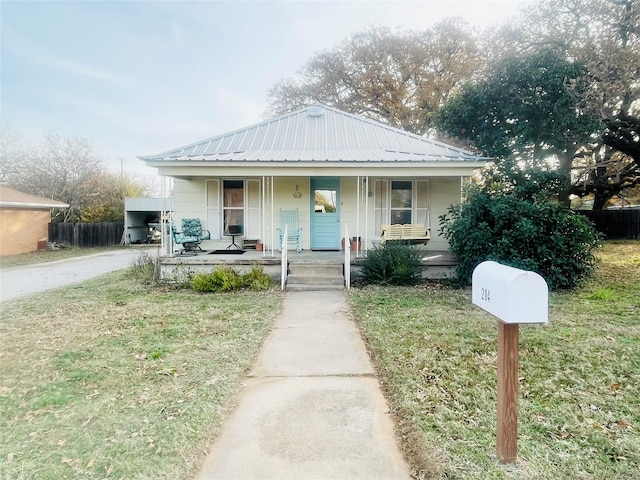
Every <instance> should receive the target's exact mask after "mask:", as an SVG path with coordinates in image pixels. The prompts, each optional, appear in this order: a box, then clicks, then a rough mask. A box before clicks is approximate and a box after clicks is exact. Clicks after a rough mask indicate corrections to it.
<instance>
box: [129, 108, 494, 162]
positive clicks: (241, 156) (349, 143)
mask: <svg viewBox="0 0 640 480" xmlns="http://www.w3.org/2000/svg"><path fill="white" fill-rule="evenodd" d="M139 158H140V159H141V160H144V161H146V162H147V163H149V164H155V165H158V163H162V162H164V161H172V162H175V161H185V163H187V162H188V163H200V162H204V163H205V164H206V163H209V162H225V163H226V162H232V163H234V162H237V163H242V162H287V163H296V162H314V163H315V162H330V163H336V162H340V163H358V162H366V163H368V164H370V162H410V163H412V164H415V163H423V162H429V163H431V162H437V163H442V162H482V161H486V160H488V159H487V158H485V157H480V156H477V155H475V154H473V153H471V152H468V151H466V150H463V149H461V148H457V147H453V146H451V145H447V144H445V143H442V142H438V141H435V140H432V139H429V138H426V137H421V136H419V135H415V134H412V133H409V132H406V131H404V130H400V129H398V128H394V127H390V126H388V125H385V124H383V123H380V122H376V121H374V120H369V119H366V118H362V117H360V116H357V115H353V114H350V113H347V112H343V111H341V110H338V109H336V108H332V107H329V106H327V105H323V104H315V105H312V106H310V107H306V108H303V109H300V110H297V111H295V112H291V113H287V114H284V115H281V116H278V117H275V118H272V119H269V120H265V121H263V122H260V123H257V124H255V125H251V126H249V127H246V128H242V129H240V130H235V131H233V132H229V133H225V134H222V135H218V136H215V137H211V138H208V139H205V140H202V141H200V142H196V143H192V144H190V145H186V146H184V147H180V148H175V149H173V150H168V151H166V152H162V153H158V154H156V155H143V156H140V157H139Z"/></svg>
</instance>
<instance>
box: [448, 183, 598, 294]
mask: <svg viewBox="0 0 640 480" xmlns="http://www.w3.org/2000/svg"><path fill="white" fill-rule="evenodd" d="M440 227H441V228H440V230H441V232H442V234H443V235H444V237H445V238H446V239H447V240H448V242H449V247H450V250H451V253H453V254H454V255H455V256H456V257H457V259H458V261H459V266H458V270H457V277H458V279H459V280H460V281H461V282H463V283H464V284H467V285H468V284H470V283H471V275H472V274H473V270H474V269H475V267H476V266H477V265H478V264H479V263H481V262H483V261H485V260H494V261H496V262H500V263H504V264H506V265H510V266H512V267H516V268H521V269H524V270H532V271H534V272H537V273H539V274H540V275H542V277H543V278H544V279H545V280H546V282H547V284H548V285H549V288H550V289H552V290H555V289H560V288H573V287H575V286H577V285H578V284H579V283H580V282H581V281H582V280H583V279H584V278H585V277H587V276H589V275H590V274H591V272H592V270H593V267H594V262H595V259H594V256H593V251H594V249H595V248H596V247H597V246H598V244H599V240H600V239H599V236H598V233H597V232H596V231H595V229H594V228H593V226H592V225H591V224H590V223H589V221H588V220H587V219H586V218H585V217H583V216H581V215H577V214H575V213H573V212H572V211H571V210H569V208H567V207H565V206H563V205H561V204H558V203H554V202H551V201H549V200H545V199H537V200H536V199H525V198H520V197H517V196H515V195H509V194H503V195H492V194H491V193H489V192H487V191H481V190H472V191H471V192H470V195H469V197H468V199H467V201H466V202H465V203H464V204H462V205H456V206H452V207H450V208H449V211H448V213H447V214H445V215H442V216H441V217H440Z"/></svg>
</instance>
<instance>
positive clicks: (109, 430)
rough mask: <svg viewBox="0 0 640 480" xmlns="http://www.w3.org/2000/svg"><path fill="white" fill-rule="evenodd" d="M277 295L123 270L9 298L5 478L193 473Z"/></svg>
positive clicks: (2, 436) (2, 401)
mask: <svg viewBox="0 0 640 480" xmlns="http://www.w3.org/2000/svg"><path fill="white" fill-rule="evenodd" d="M280 299H281V296H280V295H279V293H278V292H275V291H271V292H267V293H251V292H242V293H228V294H224V295H223V294H207V295H202V294H196V293H194V292H191V291H188V290H174V289H166V288H154V287H148V286H144V285H141V284H140V282H136V281H133V280H132V275H131V271H124V272H117V273H113V274H109V275H106V276H104V277H101V278H99V279H96V280H93V281H90V282H85V283H84V284H83V288H82V289H78V288H73V287H70V288H66V289H61V290H58V291H55V292H51V293H46V294H40V295H35V296H32V297H29V298H27V299H23V300H20V301H15V302H11V303H5V304H3V305H2V321H1V322H0V338H1V339H2V351H1V352H0V418H1V419H2V421H1V424H2V426H1V428H0V478H1V479H3V480H4V479H5V478H6V479H11V480H16V479H31V478H38V479H56V480H57V479H64V478H83V479H85V478H86V479H92V478H100V479H103V478H119V479H172V480H173V479H189V478H193V477H194V476H195V474H196V473H197V471H198V469H199V466H200V465H201V463H202V461H203V459H204V456H205V455H206V453H207V450H208V447H209V446H210V445H211V443H212V441H213V439H214V437H215V436H216V434H217V432H218V429H219V427H220V425H221V422H222V421H223V419H224V418H225V416H226V415H227V414H228V412H229V411H230V409H231V408H233V404H234V399H235V396H236V394H237V392H238V389H239V388H240V382H241V379H242V378H243V377H244V375H245V373H246V371H247V369H248V368H250V366H251V365H252V363H253V361H254V359H255V356H256V355H257V352H258V350H259V346H260V344H261V342H262V341H263V339H264V338H265V336H266V334H267V333H268V331H269V329H270V326H271V323H272V319H273V317H274V315H275V314H276V312H277V310H278V306H279V302H280Z"/></svg>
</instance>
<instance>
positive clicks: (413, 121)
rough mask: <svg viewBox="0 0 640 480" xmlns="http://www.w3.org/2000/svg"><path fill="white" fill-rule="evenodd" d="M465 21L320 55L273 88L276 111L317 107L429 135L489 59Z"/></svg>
mask: <svg viewBox="0 0 640 480" xmlns="http://www.w3.org/2000/svg"><path fill="white" fill-rule="evenodd" d="M475 38H476V37H475V36H474V35H473V34H472V32H471V29H470V27H469V26H468V25H467V24H465V23H464V22H462V21H461V20H460V19H448V20H445V21H443V22H441V23H439V24H437V25H435V26H434V27H433V28H430V29H427V30H424V31H420V32H416V31H408V32H401V31H397V32H392V31H390V30H389V29H386V28H378V27H372V28H370V29H368V30H366V31H363V32H360V33H356V34H354V35H353V36H352V37H351V38H349V39H347V40H346V41H344V42H342V43H341V44H339V45H338V46H336V47H335V48H333V49H331V50H326V51H322V52H319V53H317V54H315V55H314V56H313V57H312V58H311V59H309V61H308V62H307V63H306V64H305V65H304V66H303V67H302V69H301V70H300V72H299V73H298V75H297V76H296V77H294V78H287V79H283V80H281V81H280V82H279V83H278V84H276V85H275V86H274V87H272V88H271V90H270V91H269V113H270V114H281V113H286V112H289V111H292V110H295V109H298V108H301V107H303V106H306V105H309V104H311V103H314V102H322V103H325V104H327V105H330V106H334V107H336V108H339V109H341V110H345V111H348V112H351V113H355V114H360V115H363V116H366V117H369V118H372V119H374V120H379V121H382V122H384V123H387V124H389V125H392V126H394V127H398V128H402V129H405V130H408V131H410V132H414V133H418V134H424V133H427V132H428V131H429V130H430V129H431V128H432V126H433V114H434V113H435V112H436V111H437V109H438V108H439V107H440V105H442V104H443V103H444V102H445V101H446V100H447V99H448V98H449V97H450V95H451V94H452V93H453V92H455V91H456V88H457V87H458V86H459V84H460V82H461V81H462V80H464V79H467V78H469V76H470V75H472V74H473V72H474V71H476V69H477V67H478V65H479V64H480V62H481V59H480V57H479V49H478V46H477V44H476V39H475Z"/></svg>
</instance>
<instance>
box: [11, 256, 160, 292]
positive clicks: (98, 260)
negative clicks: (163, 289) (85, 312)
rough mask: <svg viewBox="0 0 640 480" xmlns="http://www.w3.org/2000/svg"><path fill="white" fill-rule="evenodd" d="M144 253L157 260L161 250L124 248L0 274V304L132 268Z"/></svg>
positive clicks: (14, 269)
mask: <svg viewBox="0 0 640 480" xmlns="http://www.w3.org/2000/svg"><path fill="white" fill-rule="evenodd" d="M143 251H146V252H147V253H148V254H149V255H153V256H155V255H156V253H157V251H158V248H157V247H152V248H123V249H122V250H112V251H108V252H103V253H96V254H95V255H87V256H85V257H74V258H68V259H65V260H58V261H55V262H49V263H38V264H36V265H29V266H24V267H15V268H11V269H5V270H0V302H4V301H7V300H12V299H15V298H20V297H26V296H28V295H32V294H34V293H40V292H45V291H47V290H54V289H56V288H60V287H65V286H67V285H72V284H74V283H81V282H84V281H85V280H89V279H90V278H94V277H97V276H100V275H104V274H105V273H109V272H113V271H115V270H121V269H123V268H127V267H130V266H131V261H132V260H133V259H134V258H136V257H137V256H138V255H140V253H141V252H143Z"/></svg>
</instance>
